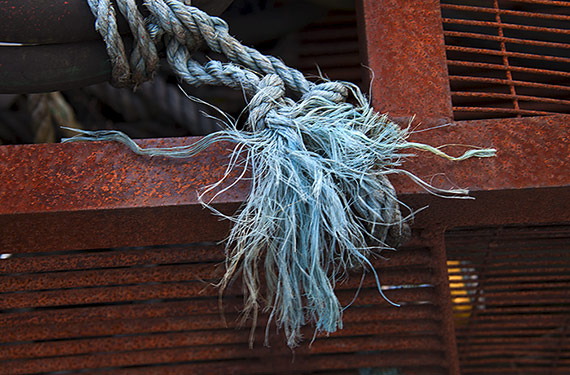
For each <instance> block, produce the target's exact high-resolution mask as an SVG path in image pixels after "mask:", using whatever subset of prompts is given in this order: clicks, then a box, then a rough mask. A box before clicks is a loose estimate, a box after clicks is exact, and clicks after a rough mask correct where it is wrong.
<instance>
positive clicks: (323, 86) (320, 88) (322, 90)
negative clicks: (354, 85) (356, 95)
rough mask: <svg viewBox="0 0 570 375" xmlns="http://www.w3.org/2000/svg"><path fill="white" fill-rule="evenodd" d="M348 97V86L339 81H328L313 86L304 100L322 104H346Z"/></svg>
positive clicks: (304, 96)
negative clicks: (325, 102)
mask: <svg viewBox="0 0 570 375" xmlns="http://www.w3.org/2000/svg"><path fill="white" fill-rule="evenodd" d="M347 96H348V88H347V86H346V84H344V83H342V82H338V81H328V82H323V83H319V84H316V85H313V86H312V87H311V89H310V90H309V91H308V92H306V93H305V94H304V95H303V97H302V100H306V101H316V102H318V103H321V102H322V101H323V100H324V101H329V102H333V103H337V104H338V103H344V102H345V101H346V98H347Z"/></svg>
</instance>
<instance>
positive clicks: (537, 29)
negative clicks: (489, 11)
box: [442, 18, 570, 35]
mask: <svg viewBox="0 0 570 375" xmlns="http://www.w3.org/2000/svg"><path fill="white" fill-rule="evenodd" d="M442 21H443V23H447V24H456V25H471V26H483V27H492V28H504V29H512V30H525V31H531V32H545V33H556V34H563V35H570V30H567V29H557V28H553V27H538V26H527V25H515V24H510V23H504V22H488V21H475V20H464V19H453V18H443V19H442Z"/></svg>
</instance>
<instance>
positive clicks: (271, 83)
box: [248, 74, 285, 132]
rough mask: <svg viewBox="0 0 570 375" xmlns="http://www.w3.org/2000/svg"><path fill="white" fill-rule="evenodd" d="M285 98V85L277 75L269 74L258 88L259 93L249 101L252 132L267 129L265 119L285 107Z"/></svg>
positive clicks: (249, 122) (249, 120) (249, 119)
mask: <svg viewBox="0 0 570 375" xmlns="http://www.w3.org/2000/svg"><path fill="white" fill-rule="evenodd" d="M284 98H285V84H284V83H283V80H282V79H281V78H279V76H278V75H276V74H268V75H266V76H265V77H263V78H262V79H261V81H260V82H259V85H258V86H257V93H256V94H255V95H254V96H253V98H251V100H250V101H249V106H250V110H249V118H248V124H249V126H250V128H251V130H252V131H254V132H255V131H259V130H262V129H264V128H265V126H264V123H265V122H266V121H265V118H266V117H267V115H268V114H269V112H270V111H275V110H277V109H278V108H279V107H280V106H282V105H283V102H284Z"/></svg>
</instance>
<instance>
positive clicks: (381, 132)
mask: <svg viewBox="0 0 570 375" xmlns="http://www.w3.org/2000/svg"><path fill="white" fill-rule="evenodd" d="M89 3H90V5H91V7H92V9H96V10H98V9H102V8H103V9H106V10H105V13H104V14H105V16H108V15H109V14H110V13H112V12H109V10H108V9H109V8H106V7H107V6H110V7H112V5H111V4H110V3H109V1H108V0H100V1H95V0H89ZM118 3H119V4H120V5H119V9H120V11H121V12H123V11H124V14H131V16H130V18H127V19H128V20H129V22H130V23H132V24H131V29H136V30H137V32H138V33H139V34H141V33H143V31H141V30H139V28H138V27H137V25H136V22H138V21H137V20H139V17H135V16H132V14H133V12H135V11H137V10H136V5H134V0H123V1H118ZM145 6H146V7H147V9H148V11H149V12H150V16H148V17H147V18H146V20H145V29H146V31H147V32H148V35H150V36H151V37H152V39H153V41H154V42H155V43H158V42H159V41H162V42H164V44H165V45H166V46H167V58H168V61H169V63H170V65H171V67H172V68H173V69H174V71H175V72H177V74H178V75H179V76H180V77H181V78H182V79H184V80H185V81H186V82H188V83H190V84H193V85H204V84H208V85H224V86H229V87H232V88H236V89H241V90H243V91H244V92H245V93H246V94H247V96H248V98H249V104H248V110H249V116H248V119H247V123H246V126H247V129H248V130H247V131H240V130H238V129H237V128H236V127H235V124H231V123H230V124H228V126H227V129H225V130H223V131H220V132H217V133H213V134H210V135H208V136H206V137H204V138H202V139H201V140H200V141H198V142H196V143H194V144H192V145H188V146H182V147H171V148H146V149H143V148H140V147H139V146H138V145H137V144H136V143H135V142H133V141H132V140H131V139H130V138H129V137H128V136H126V135H125V134H123V133H121V132H118V131H96V132H89V131H82V130H79V131H78V132H79V133H80V134H79V135H77V136H75V137H73V138H70V139H67V140H65V141H118V142H122V143H124V144H126V145H127V146H129V147H130V148H131V149H132V150H133V151H134V152H136V153H138V154H142V155H150V156H157V155H163V156H170V157H181V158H187V157H192V156H193V155H196V154H197V153H199V152H200V151H202V150H204V149H206V148H207V147H208V146H210V145H211V144H213V143H215V142H219V141H222V140H224V141H227V140H229V141H232V142H235V144H236V147H235V148H234V151H233V155H232V156H231V158H230V165H229V166H228V169H227V172H226V176H227V175H229V174H230V173H231V171H232V170H234V169H236V168H241V169H242V174H241V175H242V176H243V175H244V173H245V171H246V170H249V171H251V176H252V177H251V193H250V195H249V197H248V199H247V201H246V202H245V203H244V204H243V207H242V208H241V210H240V211H239V212H238V213H237V214H236V215H235V216H233V217H228V219H229V220H231V221H232V222H233V226H232V230H231V232H230V235H229V238H228V241H227V250H226V255H227V260H226V273H225V275H224V277H223V279H222V280H221V282H220V284H219V286H220V294H222V293H223V291H224V289H225V288H227V287H228V285H229V284H230V283H231V282H232V281H233V280H234V278H235V277H236V276H237V275H241V276H242V279H243V291H244V299H245V300H244V302H245V306H244V316H245V317H246V318H247V317H251V318H252V319H253V327H255V325H256V320H257V316H258V313H259V310H260V309H262V308H264V309H265V310H266V311H267V312H268V314H269V322H268V324H267V329H266V342H267V335H268V329H269V326H270V324H271V322H273V321H274V322H275V323H276V325H277V326H278V327H279V328H282V329H283V330H284V332H285V335H286V337H287V344H288V345H289V346H290V347H295V346H296V345H298V343H299V341H300V340H301V338H302V337H301V327H302V326H303V325H305V324H308V323H312V324H314V325H315V334H317V333H318V332H327V333H329V332H334V331H336V330H337V329H339V328H342V312H343V307H342V306H341V304H340V302H339V300H338V298H337V297H336V295H335V293H334V288H335V284H336V282H337V281H338V280H340V279H341V278H342V277H345V276H346V275H347V273H348V271H349V270H350V269H354V268H359V269H363V270H369V271H370V272H372V274H373V275H374V277H375V280H376V283H377V285H378V290H379V292H380V293H381V294H382V289H381V287H380V279H379V275H378V274H377V273H376V271H375V270H374V267H373V266H372V264H371V263H370V261H369V258H370V257H371V256H372V255H374V254H377V252H378V251H379V250H380V249H392V248H393V245H394V246H395V245H397V244H398V242H399V241H401V240H402V239H403V238H404V237H405V233H404V232H405V221H406V219H405V218H402V215H401V213H400V208H399V205H400V202H399V201H398V199H397V197H396V193H395V190H394V188H393V187H392V185H391V184H390V182H389V181H388V178H387V175H389V174H393V173H404V174H407V175H409V176H410V177H411V178H412V179H413V180H414V181H415V182H417V183H418V184H420V185H421V186H423V187H424V188H426V189H427V190H428V191H430V192H432V193H434V194H438V195H444V196H454V197H456V196H462V194H465V193H466V191H464V190H442V189H436V188H434V187H432V186H431V185H430V184H428V183H426V182H424V181H422V180H421V179H419V178H418V177H416V176H414V175H413V174H411V173H409V172H406V171H405V170H403V169H401V168H400V166H401V164H402V161H403V159H404V158H405V157H406V156H407V155H406V154H405V153H403V150H405V149H420V150H425V151H428V152H431V153H434V154H436V155H439V156H442V157H445V158H448V159H451V160H463V159H466V158H469V157H490V156H493V155H494V154H495V150H492V149H484V150H482V149H473V150H469V151H467V152H466V153H465V154H464V155H462V156H460V157H456V158H454V157H451V156H449V155H447V154H445V153H444V152H443V151H441V150H440V149H438V148H434V147H431V146H428V145H424V144H420V143H414V142H408V141H407V140H406V139H407V135H408V134H407V129H401V128H400V127H399V126H398V125H396V124H395V123H393V122H391V121H389V120H388V118H387V117H386V116H382V115H379V114H377V113H376V112H374V110H373V109H372V108H371V106H370V104H369V102H368V100H367V99H366V98H365V96H364V95H363V94H362V93H361V92H360V90H359V89H358V87H356V86H355V85H353V84H350V83H346V82H330V81H325V82H322V83H320V84H315V83H312V82H309V81H308V80H306V79H305V77H304V76H303V75H302V74H301V73H300V72H298V71H296V70H294V69H291V68H289V67H287V66H285V65H284V64H283V63H282V62H281V61H280V60H278V59H276V58H274V57H268V56H263V55H261V54H260V53H259V52H258V51H256V50H253V49H251V48H247V47H244V46H242V45H241V44H239V43H238V42H237V41H236V40H235V39H234V38H232V37H231V36H230V35H229V33H228V31H227V25H226V24H225V22H224V21H222V20H221V19H219V18H216V17H211V16H209V15H207V14H206V13H204V12H202V11H200V10H198V9H197V8H194V7H190V6H186V5H184V4H183V3H182V2H181V1H178V0H169V1H167V0H164V1H163V0H157V1H145ZM132 7H134V9H133V8H132ZM127 8H128V9H130V10H129V12H130V13H127ZM137 12H138V11H137ZM94 13H95V12H94ZM95 14H96V15H100V14H101V13H95ZM97 24H98V25H99V26H98V29H99V30H104V29H105V27H104V26H101V25H103V24H104V22H103V21H102V18H98V21H97ZM109 35H110V34H105V38H106V39H105V40H106V41H107V39H113V38H111V37H110V36H109ZM107 42H108V48H109V49H111V50H113V49H114V48H116V46H117V44H118V43H117V42H116V41H114V42H113V43H110V42H109V41H107ZM196 43H204V44H206V45H207V46H208V47H209V48H210V49H211V50H213V51H215V52H220V53H223V54H224V55H226V56H227V58H228V59H229V60H230V62H229V63H221V62H218V61H210V62H209V63H207V64H205V65H201V64H199V63H197V62H196V61H194V60H192V58H191V57H190V52H189V51H191V50H192V49H193V48H195V44H196ZM137 48H139V49H142V48H144V46H143V45H137ZM110 54H111V52H110ZM120 55H124V53H120ZM145 55H148V54H147V53H143V52H141V51H137V52H136V54H135V57H132V58H131V62H132V68H133V69H132V70H136V69H138V68H137V67H139V68H140V67H143V68H145V69H146V68H147V67H148V66H149V65H151V64H152V63H141V62H140V58H142V56H145ZM111 56H113V55H111ZM122 60H124V59H122ZM119 70H120V71H121V72H122V73H124V72H125V71H127V70H128V69H126V68H122V69H119ZM122 73H121V74H122ZM147 75H148V74H147ZM141 76H142V74H139V75H138V77H139V78H140V77H141ZM122 77H123V78H122V82H123V83H124V82H126V81H128V80H129V79H130V78H128V79H127V78H124V76H122ZM135 84H136V82H135ZM287 90H290V91H292V92H293V95H297V96H298V97H299V99H297V100H294V99H292V98H291V97H289V96H287V94H286V93H287ZM349 97H350V98H351V100H352V101H353V102H354V104H351V103H348V102H347V98H349ZM244 160H245V162H244ZM223 181H224V179H222V181H219V182H218V183H217V184H215V185H214V186H211V187H209V188H208V189H207V190H206V191H204V192H203V193H202V195H201V197H202V198H203V196H204V194H206V193H208V192H211V191H212V190H213V189H215V188H217V187H220V186H221V184H222V183H223ZM225 189H228V187H226V188H225ZM210 203H211V200H210V201H208V202H203V204H204V205H205V206H207V207H209V208H210V209H212V210H213V211H214V212H216V211H215V209H214V208H213V207H211V206H210ZM217 213H218V214H220V215H221V213H219V212H217ZM261 272H264V273H265V280H264V282H262V281H261V280H260V273H261ZM363 272H365V271H363ZM263 283H264V284H265V288H264V289H265V293H264V295H262V287H261V285H262V284H263ZM382 295H383V294H382ZM384 298H386V297H384ZM386 300H387V301H388V302H390V303H392V304H394V305H397V304H395V303H393V302H391V301H389V300H388V299H387V298H386ZM252 343H253V328H252V334H251V336H250V345H251V344H252Z"/></svg>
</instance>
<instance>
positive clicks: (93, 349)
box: [0, 321, 439, 360]
mask: <svg viewBox="0 0 570 375" xmlns="http://www.w3.org/2000/svg"><path fill="white" fill-rule="evenodd" d="M429 323H430V324H424V323H423V322H421V321H412V322H391V324H390V325H387V324H382V323H379V322H371V323H352V324H351V323H348V324H346V325H345V326H344V327H343V329H342V330H339V331H338V332H336V333H334V334H332V335H331V336H330V337H331V338H337V339H341V338H342V339H347V338H348V339H350V338H353V337H356V336H374V338H373V340H374V341H378V342H379V343H380V345H384V346H389V348H388V349H392V350H393V349H415V348H417V347H418V345H419V342H421V341H422V336H423V337H426V335H428V333H427V332H430V333H431V335H432V336H433V335H436V334H437V331H438V329H439V324H437V323H436V322H429ZM428 330H429V331H428ZM304 332H305V334H307V335H312V332H311V329H305V330H304ZM264 335H265V333H264V329H261V330H258V332H257V335H256V338H255V342H257V343H262V342H263V340H264ZM404 335H408V336H409V339H407V340H405V341H401V342H400V343H398V341H397V340H402V339H403V336H404ZM432 336H429V335H428V338H426V339H428V340H433V337H432ZM393 337H396V343H392V342H390V340H391V339H392V338H393ZM398 337H399V339H398ZM248 340H249V330H247V329H242V330H239V331H236V330H235V327H234V329H215V330H213V329H209V330H195V331H178V332H158V333H149V332H144V333H140V334H137V335H113V336H112V337H92V338H80V339H68V340H57V341H43V342H39V343H21V344H15V345H10V346H0V360H11V359H24V358H28V359H30V358H41V357H56V356H68V355H78V354H90V353H99V352H120V351H134V350H148V349H164V348H174V347H188V346H212V345H226V344H240V343H241V344H243V345H244V346H247V345H248ZM322 340H328V339H327V338H326V336H325V335H320V336H319V338H318V339H317V341H316V342H315V344H314V345H313V346H312V348H311V352H312V351H313V350H315V351H316V352H318V350H319V349H318V348H319V343H320V342H321V341H322ZM273 341H276V340H273ZM273 341H272V346H274V345H275V343H273ZM329 341H330V340H329ZM424 344H425V343H424ZM406 345H409V347H406ZM436 346H437V345H434V344H433V343H432V344H431V345H430V346H429V347H430V348H432V349H434V348H435V347H436ZM346 349H347V347H346V346H344V345H343V350H346ZM420 349H421V348H420ZM359 350H360V349H359ZM362 350H364V348H362ZM374 350H380V349H378V348H376V349H374ZM301 352H302V351H301Z"/></svg>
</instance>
